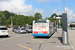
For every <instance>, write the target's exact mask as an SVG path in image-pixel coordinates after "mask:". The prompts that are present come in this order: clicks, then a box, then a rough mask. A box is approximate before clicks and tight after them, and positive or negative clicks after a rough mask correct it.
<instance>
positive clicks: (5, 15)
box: [0, 10, 42, 26]
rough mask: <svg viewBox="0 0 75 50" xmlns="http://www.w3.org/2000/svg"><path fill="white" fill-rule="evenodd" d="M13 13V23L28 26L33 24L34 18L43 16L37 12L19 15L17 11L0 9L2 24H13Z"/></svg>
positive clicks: (0, 21)
mask: <svg viewBox="0 0 75 50" xmlns="http://www.w3.org/2000/svg"><path fill="white" fill-rule="evenodd" d="M11 15H12V22H13V25H17V26H19V25H23V26H26V24H28V25H32V22H33V20H38V19H39V18H42V16H41V14H40V13H35V14H34V16H24V15H20V14H19V15H17V14H15V13H10V12H8V11H7V10H5V11H0V25H8V26H9V25H11Z"/></svg>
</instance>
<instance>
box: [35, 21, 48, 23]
mask: <svg viewBox="0 0 75 50" xmlns="http://www.w3.org/2000/svg"><path fill="white" fill-rule="evenodd" d="M35 23H47V22H46V21H35Z"/></svg>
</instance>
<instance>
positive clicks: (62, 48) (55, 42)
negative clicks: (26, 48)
mask: <svg viewBox="0 0 75 50" xmlns="http://www.w3.org/2000/svg"><path fill="white" fill-rule="evenodd" d="M61 40H62V38H61V33H59V32H56V33H54V34H53V35H52V37H51V38H50V39H49V40H48V42H47V43H46V45H45V46H44V47H43V48H42V50H72V48H71V46H70V45H63V44H62V43H61Z"/></svg>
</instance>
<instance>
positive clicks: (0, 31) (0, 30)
mask: <svg viewBox="0 0 75 50" xmlns="http://www.w3.org/2000/svg"><path fill="white" fill-rule="evenodd" d="M8 35H9V31H8V29H7V28H6V27H5V26H0V36H5V37H8Z"/></svg>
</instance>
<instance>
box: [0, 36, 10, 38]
mask: <svg viewBox="0 0 75 50" xmlns="http://www.w3.org/2000/svg"><path fill="white" fill-rule="evenodd" d="M10 37H11V36H8V37H6V36H0V38H10Z"/></svg>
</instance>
